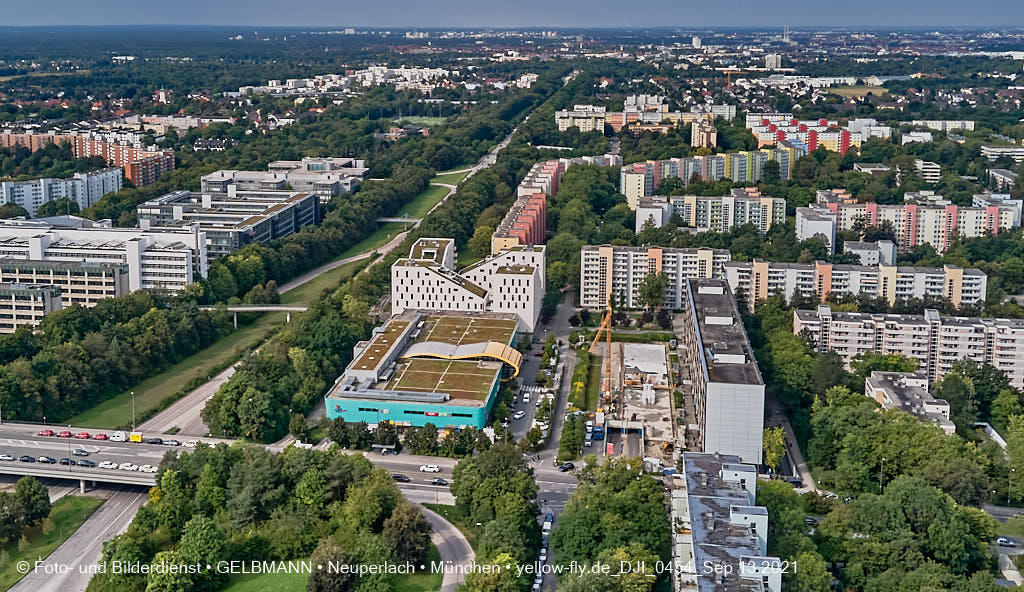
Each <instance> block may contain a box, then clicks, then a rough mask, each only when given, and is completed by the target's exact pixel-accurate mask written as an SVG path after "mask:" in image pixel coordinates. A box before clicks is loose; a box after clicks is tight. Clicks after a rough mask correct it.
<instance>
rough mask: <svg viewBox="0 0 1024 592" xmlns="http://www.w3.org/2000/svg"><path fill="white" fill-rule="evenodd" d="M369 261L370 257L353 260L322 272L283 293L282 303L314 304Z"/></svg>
mask: <svg viewBox="0 0 1024 592" xmlns="http://www.w3.org/2000/svg"><path fill="white" fill-rule="evenodd" d="M369 261H370V260H369V259H364V260H362V261H353V262H351V263H346V264H345V265H342V266H340V267H336V268H334V269H332V270H330V271H328V272H326V273H323V274H320V275H319V276H317V277H315V278H313V279H311V280H309V281H308V282H306V283H304V284H302V285H301V286H298V287H296V288H292V289H291V290H288V291H287V292H285V293H284V294H281V304H313V303H314V302H316V301H317V300H318V299H319V298H320V295H321V294H323V292H324V290H326V289H328V288H337V287H338V286H340V285H341V284H343V283H345V282H346V281H348V280H349V278H351V277H352V275H353V274H355V272H356V270H358V269H359V268H360V267H362V266H363V265H366V264H367V263H368V262H369Z"/></svg>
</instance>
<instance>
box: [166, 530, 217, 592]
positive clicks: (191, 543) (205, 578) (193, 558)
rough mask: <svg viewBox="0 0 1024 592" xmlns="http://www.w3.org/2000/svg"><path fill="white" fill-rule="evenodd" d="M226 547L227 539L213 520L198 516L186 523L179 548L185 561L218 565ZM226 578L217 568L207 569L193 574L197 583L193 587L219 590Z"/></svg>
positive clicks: (195, 588) (198, 589) (199, 589)
mask: <svg viewBox="0 0 1024 592" xmlns="http://www.w3.org/2000/svg"><path fill="white" fill-rule="evenodd" d="M226 547H227V540H226V539H225V538H224V535H223V534H222V533H221V532H220V531H219V530H217V526H216V525H214V523H213V520H210V519H209V518H207V517H206V516H196V517H194V518H192V519H191V520H189V521H188V522H186V523H185V528H184V529H183V531H182V534H181V543H180V544H179V545H178V550H179V551H180V552H181V558H182V561H184V562H185V563H197V564H206V565H216V564H217V562H219V561H220V560H221V559H223V557H224V551H225V549H226ZM226 579H227V576H226V574H218V573H217V570H205V571H202V572H200V573H199V574H194V575H193V580H195V584H196V585H195V587H194V588H193V589H194V590H197V591H201V590H218V589H220V588H221V587H222V586H223V583H224V582H225V581H226Z"/></svg>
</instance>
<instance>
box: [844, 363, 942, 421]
mask: <svg viewBox="0 0 1024 592" xmlns="http://www.w3.org/2000/svg"><path fill="white" fill-rule="evenodd" d="M864 394H865V395H867V396H868V397H871V398H872V399H874V400H875V402H876V403H878V404H879V405H881V406H882V409H896V410H897V411H902V412H904V413H909V414H911V415H913V416H914V417H916V418H918V419H920V420H921V421H926V422H931V423H934V424H935V425H937V426H939V428H941V429H942V431H943V432H945V433H946V434H947V435H950V434H953V433H954V432H956V424H954V423H953V422H952V421H951V420H950V419H949V403H948V402H947V401H945V400H944V399H936V398H935V397H933V396H932V395H931V393H929V392H928V377H927V376H925V374H924V373H923V372H881V371H878V370H875V371H874V372H872V373H871V376H868V377H867V378H866V379H865V380H864Z"/></svg>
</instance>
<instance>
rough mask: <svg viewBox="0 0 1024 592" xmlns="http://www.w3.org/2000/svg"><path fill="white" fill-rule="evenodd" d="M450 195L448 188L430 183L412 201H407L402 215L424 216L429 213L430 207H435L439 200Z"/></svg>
mask: <svg viewBox="0 0 1024 592" xmlns="http://www.w3.org/2000/svg"><path fill="white" fill-rule="evenodd" d="M445 195H448V188H447V187H441V186H440V185H430V186H429V187H427V189H426V191H424V192H423V193H421V194H419V195H417V196H416V197H415V198H413V200H412V201H410V202H409V203H407V204H406V205H405V206H404V207H403V208H402V213H401V215H402V216H407V217H409V218H422V217H423V216H426V215H427V212H429V211H430V208H432V207H434V205H436V204H437V202H439V201H441V199H442V198H443V197H444V196H445Z"/></svg>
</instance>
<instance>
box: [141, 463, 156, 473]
mask: <svg viewBox="0 0 1024 592" xmlns="http://www.w3.org/2000/svg"><path fill="white" fill-rule="evenodd" d="M139 470H140V471H142V472H143V473H155V472H156V467H154V466H153V465H142V466H141V467H139Z"/></svg>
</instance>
